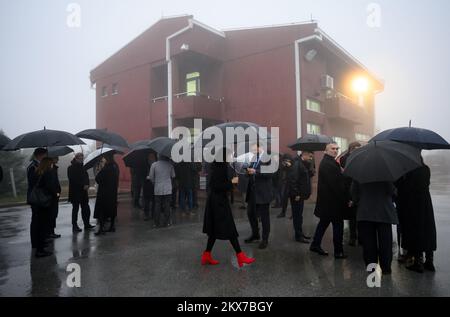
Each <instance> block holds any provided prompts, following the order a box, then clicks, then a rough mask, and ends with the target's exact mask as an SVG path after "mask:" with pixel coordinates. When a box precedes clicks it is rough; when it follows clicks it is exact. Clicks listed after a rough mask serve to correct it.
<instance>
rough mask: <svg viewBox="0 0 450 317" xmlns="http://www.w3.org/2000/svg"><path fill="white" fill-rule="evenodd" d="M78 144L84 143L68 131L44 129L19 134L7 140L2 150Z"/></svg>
mask: <svg viewBox="0 0 450 317" xmlns="http://www.w3.org/2000/svg"><path fill="white" fill-rule="evenodd" d="M80 144H85V143H84V142H83V141H81V140H80V139H79V138H78V137H77V136H75V135H73V134H71V133H69V132H65V131H57V130H47V129H44V130H39V131H34V132H29V133H25V134H22V135H19V136H18V137H17V138H15V139H13V140H12V141H11V142H9V143H8V144H7V145H6V146H5V147H4V148H3V149H2V150H4V151H15V150H19V149H27V148H37V147H45V148H48V147H51V146H63V145H80Z"/></svg>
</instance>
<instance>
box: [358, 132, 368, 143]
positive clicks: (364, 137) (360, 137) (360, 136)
mask: <svg viewBox="0 0 450 317" xmlns="http://www.w3.org/2000/svg"><path fill="white" fill-rule="evenodd" d="M355 139H356V141H363V142H368V141H369V140H370V135H367V134H363V133H355Z"/></svg>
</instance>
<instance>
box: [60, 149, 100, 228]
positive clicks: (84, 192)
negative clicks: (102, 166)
mask: <svg viewBox="0 0 450 317" xmlns="http://www.w3.org/2000/svg"><path fill="white" fill-rule="evenodd" d="M83 160H84V155H83V153H77V154H75V157H74V159H73V160H72V162H71V165H70V166H69V167H68V168H67V177H68V179H69V202H70V203H71V204H72V231H73V232H74V233H77V232H81V231H82V230H81V228H80V227H79V226H78V210H79V208H80V206H81V218H82V219H83V223H84V229H85V230H89V229H92V228H95V226H92V225H91V224H90V223H89V218H90V217H91V209H90V207H89V195H88V190H89V175H88V173H87V171H86V169H85V168H84V167H83Z"/></svg>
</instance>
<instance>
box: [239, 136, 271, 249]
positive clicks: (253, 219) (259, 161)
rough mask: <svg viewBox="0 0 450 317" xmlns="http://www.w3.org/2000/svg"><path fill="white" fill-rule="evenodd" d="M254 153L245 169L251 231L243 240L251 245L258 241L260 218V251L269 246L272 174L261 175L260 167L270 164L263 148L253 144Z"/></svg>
mask: <svg viewBox="0 0 450 317" xmlns="http://www.w3.org/2000/svg"><path fill="white" fill-rule="evenodd" d="M251 149H252V152H253V153H254V158H255V160H253V162H252V163H251V165H250V167H249V168H247V175H248V177H249V182H248V187H247V195H246V200H247V201H246V202H247V216H248V220H249V222H250V226H251V229H252V234H251V236H250V237H248V238H247V239H245V241H244V242H245V243H252V242H253V241H257V240H259V239H260V235H259V227H258V217H261V224H262V241H261V243H260V244H259V248H260V249H265V248H267V245H268V244H269V233H270V213H269V208H270V203H271V201H272V174H271V173H262V172H261V165H263V164H264V165H267V164H270V163H268V162H269V158H268V157H267V156H266V155H267V154H266V153H265V152H264V149H263V147H262V146H261V145H260V144H258V143H255V144H253V145H252V146H251Z"/></svg>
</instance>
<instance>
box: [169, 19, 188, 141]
mask: <svg viewBox="0 0 450 317" xmlns="http://www.w3.org/2000/svg"><path fill="white" fill-rule="evenodd" d="M193 26H194V23H193V22H192V19H190V20H189V25H188V26H187V27H185V28H183V29H181V30H179V31H177V32H175V33H173V34H172V35H170V36H169V37H167V38H166V62H167V120H168V121H167V128H168V133H167V135H168V136H169V138H171V137H172V129H173V128H172V123H173V122H172V117H173V113H172V112H173V111H172V101H173V91H172V90H173V88H172V58H171V56H170V40H171V39H173V38H174V37H176V36H178V35H180V34H181V33H184V32H186V31H188V30H190V29H192V28H193Z"/></svg>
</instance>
